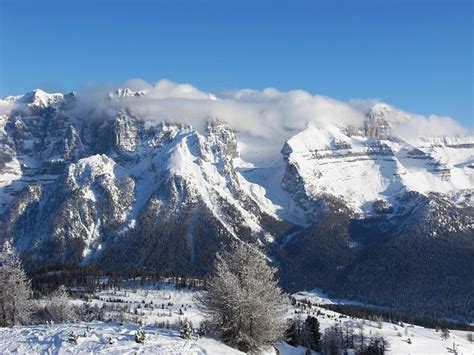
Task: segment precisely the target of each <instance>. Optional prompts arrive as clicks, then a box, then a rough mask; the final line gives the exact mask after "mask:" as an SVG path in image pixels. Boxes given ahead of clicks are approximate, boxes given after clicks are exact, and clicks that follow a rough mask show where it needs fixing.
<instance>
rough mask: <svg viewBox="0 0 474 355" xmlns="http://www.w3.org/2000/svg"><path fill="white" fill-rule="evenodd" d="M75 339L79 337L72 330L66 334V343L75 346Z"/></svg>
mask: <svg viewBox="0 0 474 355" xmlns="http://www.w3.org/2000/svg"><path fill="white" fill-rule="evenodd" d="M77 339H79V335H77V334H76V333H74V331H73V330H71V331H70V332H69V333H68V334H67V341H68V343H71V344H77Z"/></svg>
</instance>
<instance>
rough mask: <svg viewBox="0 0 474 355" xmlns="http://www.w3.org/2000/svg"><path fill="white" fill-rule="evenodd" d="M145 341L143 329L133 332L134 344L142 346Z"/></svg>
mask: <svg viewBox="0 0 474 355" xmlns="http://www.w3.org/2000/svg"><path fill="white" fill-rule="evenodd" d="M145 340H146V333H145V331H144V330H143V329H137V331H136V332H135V342H137V343H138V344H143V343H144V342H145Z"/></svg>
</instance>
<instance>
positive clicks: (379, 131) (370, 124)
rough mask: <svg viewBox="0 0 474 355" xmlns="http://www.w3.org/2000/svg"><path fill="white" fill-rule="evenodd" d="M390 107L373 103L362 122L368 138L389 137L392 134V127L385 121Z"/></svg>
mask: <svg viewBox="0 0 474 355" xmlns="http://www.w3.org/2000/svg"><path fill="white" fill-rule="evenodd" d="M389 112H390V107H389V106H387V105H385V104H376V105H374V106H373V107H372V108H371V109H370V111H369V113H368V114H367V119H366V121H365V122H364V132H365V135H366V137H368V138H376V139H389V138H390V136H392V128H391V127H390V124H389V123H388V121H387V117H388V114H389Z"/></svg>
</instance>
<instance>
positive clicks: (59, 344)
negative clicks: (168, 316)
mask: <svg viewBox="0 0 474 355" xmlns="http://www.w3.org/2000/svg"><path fill="white" fill-rule="evenodd" d="M87 326H89V327H91V328H92V331H91V335H90V336H83V335H84V332H85V330H86V327H87ZM139 328H140V327H139V326H137V325H130V324H124V325H120V324H118V323H92V324H85V323H84V324H57V325H53V326H52V327H48V326H46V325H41V326H29V327H14V328H11V329H7V328H0V353H2V354H91V353H95V354H98V353H100V354H103V353H105V354H173V355H179V354H182V355H207V354H223V355H224V354H228V355H231V354H242V353H241V352H240V351H237V350H235V349H232V348H230V347H228V346H226V345H225V344H223V343H221V342H219V341H218V340H215V339H211V338H208V337H204V338H200V339H197V338H196V337H194V338H193V339H191V340H184V339H181V338H180V337H179V336H178V333H177V332H176V331H171V330H163V329H157V328H154V327H151V326H149V327H144V328H142V329H144V330H145V331H146V334H147V340H146V342H145V343H144V344H138V343H136V342H135V340H134V335H135V331H136V330H137V329H139ZM71 331H74V332H75V333H76V334H78V335H79V339H78V343H77V345H76V344H71V343H69V342H68V341H67V336H68V333H69V332H71ZM109 338H111V339H113V340H112V341H113V344H110V343H109Z"/></svg>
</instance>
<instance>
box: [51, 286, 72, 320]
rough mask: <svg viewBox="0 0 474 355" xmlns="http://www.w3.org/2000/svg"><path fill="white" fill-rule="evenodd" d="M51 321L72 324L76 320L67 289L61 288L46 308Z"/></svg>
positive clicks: (54, 293) (53, 295) (52, 296)
mask: <svg viewBox="0 0 474 355" xmlns="http://www.w3.org/2000/svg"><path fill="white" fill-rule="evenodd" d="M46 308H47V309H48V311H49V314H50V316H51V319H52V320H53V321H55V322H59V323H67V322H72V321H74V320H75V318H76V314H75V312H74V308H73V306H72V303H71V302H70V301H69V298H68V294H67V291H66V287H64V286H63V285H61V286H59V287H58V289H57V290H56V291H54V292H53V293H52V295H51V299H50V301H49V303H48V305H47V307H46Z"/></svg>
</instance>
